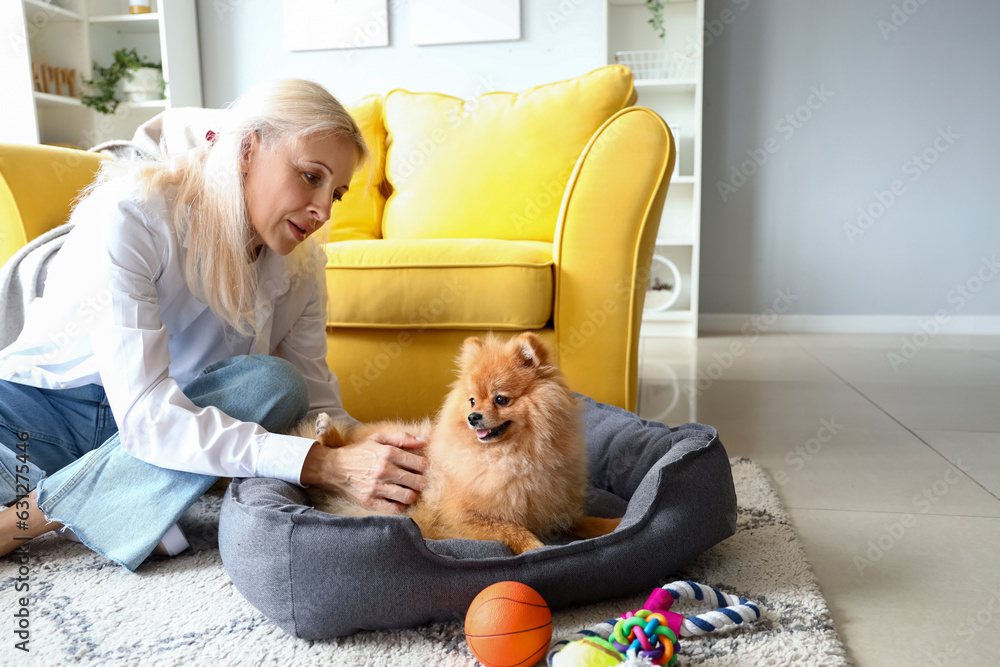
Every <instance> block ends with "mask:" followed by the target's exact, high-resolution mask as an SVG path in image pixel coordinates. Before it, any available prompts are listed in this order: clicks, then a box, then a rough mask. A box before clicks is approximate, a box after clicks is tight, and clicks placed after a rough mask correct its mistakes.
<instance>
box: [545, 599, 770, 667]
mask: <svg viewBox="0 0 1000 667" xmlns="http://www.w3.org/2000/svg"><path fill="white" fill-rule="evenodd" d="M680 598H686V599H689V600H699V601H703V600H704V601H709V602H713V603H715V604H717V605H719V606H718V608H717V609H714V610H711V611H708V612H705V613H703V614H698V615H695V616H684V615H683V614H677V613H675V612H672V611H670V607H671V606H672V605H673V603H674V602H675V601H677V600H679V599H680ZM760 613H761V612H760V607H759V606H758V605H757V604H756V603H754V602H751V601H749V600H747V599H746V598H744V597H739V596H736V595H730V594H728V593H723V592H722V591H720V590H718V589H717V588H712V587H711V586H705V585H704V584H699V583H696V582H693V581H675V582H673V583H670V584H667V585H666V586H663V587H662V588H657V589H655V590H653V592H652V594H651V595H650V596H649V598H648V599H647V600H646V603H645V604H644V605H643V606H642V609H639V610H637V611H632V612H626V613H625V614H622V615H621V616H620V617H619V618H618V619H612V620H609V621H605V622H603V623H598V624H597V625H594V626H593V627H591V628H590V629H589V630H582V631H581V632H579V633H577V634H575V635H572V636H571V637H569V638H566V639H563V640H560V641H558V642H556V643H555V644H553V645H552V647H551V648H550V649H549V652H548V654H547V655H546V664H547V665H549V667H561V666H560V665H559V664H558V663H556V662H555V660H556V656H557V655H558V654H559V652H560V651H561V650H562V649H563V648H565V647H566V645H567V644H569V643H571V642H575V641H579V640H581V639H585V638H588V637H600V638H601V639H606V640H610V641H611V643H612V644H613V645H614V647H615V649H617V650H618V651H619V652H620V653H623V654H624V655H623V656H622V659H623V660H624V659H625V658H626V657H629V658H634V657H645V658H649V659H650V660H651V661H652V663H653V664H654V665H672V664H674V663H675V662H676V661H677V655H676V649H677V640H678V638H680V637H693V636H698V635H704V634H708V633H710V632H716V631H719V630H723V629H727V628H729V627H733V626H737V625H742V624H744V623H752V622H754V621H756V620H757V619H759V618H760Z"/></svg>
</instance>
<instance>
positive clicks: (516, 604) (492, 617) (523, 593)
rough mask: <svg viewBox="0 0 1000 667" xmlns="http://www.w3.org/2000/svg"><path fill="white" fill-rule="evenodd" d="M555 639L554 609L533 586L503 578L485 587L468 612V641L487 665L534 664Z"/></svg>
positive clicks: (520, 666)
mask: <svg viewBox="0 0 1000 667" xmlns="http://www.w3.org/2000/svg"><path fill="white" fill-rule="evenodd" d="M551 640H552V612H551V611H549V606H548V605H547V604H545V600H543V599H542V596H541V595H539V594H538V593H537V592H536V591H535V589H533V588H532V587H531V586H525V585H524V584H521V583H518V582H516V581H501V582H500V583H498V584H493V585H492V586H488V587H487V588H485V589H484V590H483V591H482V592H481V593H480V594H479V595H477V596H476V599H475V600H473V601H472V604H471V605H469V611H468V613H467V614H466V615H465V641H467V642H468V643H469V648H470V649H472V654H473V655H474V656H476V658H477V659H478V660H479V662H481V663H483V664H484V665H486V667H531V665H534V664H535V663H536V662H538V661H539V660H541V659H542V658H543V657H544V656H545V651H546V650H548V648H549V642H550V641H551Z"/></svg>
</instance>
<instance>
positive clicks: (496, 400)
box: [493, 394, 510, 407]
mask: <svg viewBox="0 0 1000 667" xmlns="http://www.w3.org/2000/svg"><path fill="white" fill-rule="evenodd" d="M493 402H494V403H496V404H497V405H499V406H500V407H503V406H505V405H507V404H508V403H510V399H509V398H507V397H506V396H502V395H500V394H497V397H496V398H494V399H493Z"/></svg>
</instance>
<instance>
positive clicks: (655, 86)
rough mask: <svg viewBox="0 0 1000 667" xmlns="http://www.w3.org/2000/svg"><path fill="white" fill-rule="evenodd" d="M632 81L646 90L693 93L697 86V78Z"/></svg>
mask: <svg viewBox="0 0 1000 667" xmlns="http://www.w3.org/2000/svg"><path fill="white" fill-rule="evenodd" d="M633 83H634V84H635V87H636V88H647V89H648V91H647V92H657V91H659V92H664V93H693V92H694V91H695V89H696V88H698V80H697V79H636V80H635V81H634V82H633Z"/></svg>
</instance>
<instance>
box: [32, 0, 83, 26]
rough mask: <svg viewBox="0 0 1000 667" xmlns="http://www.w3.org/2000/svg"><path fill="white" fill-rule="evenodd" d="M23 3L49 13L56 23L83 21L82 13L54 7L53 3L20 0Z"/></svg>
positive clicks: (39, 0)
mask: <svg viewBox="0 0 1000 667" xmlns="http://www.w3.org/2000/svg"><path fill="white" fill-rule="evenodd" d="M22 1H23V2H24V4H25V5H28V6H29V7H38V8H39V9H42V10H44V11H46V12H48V13H49V18H50V19H52V21H54V22H56V23H60V22H63V21H81V22H82V21H83V15H82V14H77V13H76V12H71V11H70V10H68V9H63V8H62V7H56V6H55V5H50V4H49V3H47V2H42V0H22Z"/></svg>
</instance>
